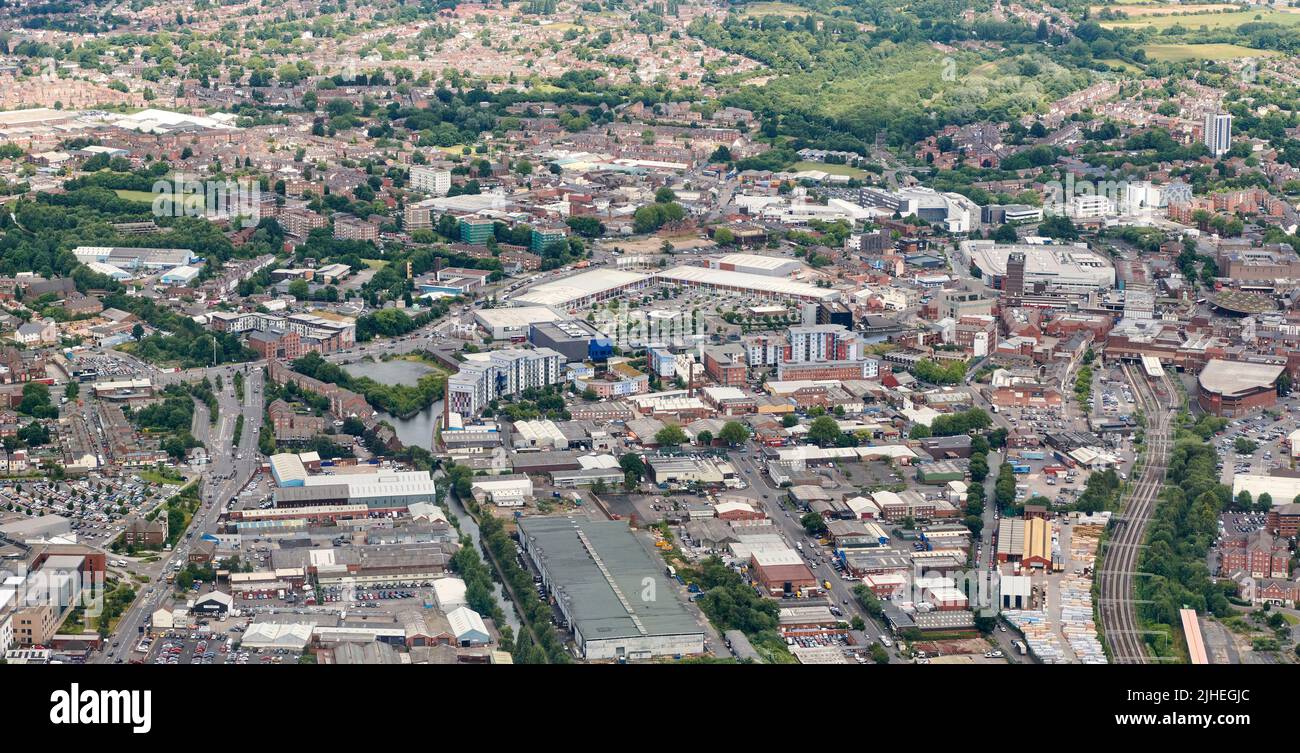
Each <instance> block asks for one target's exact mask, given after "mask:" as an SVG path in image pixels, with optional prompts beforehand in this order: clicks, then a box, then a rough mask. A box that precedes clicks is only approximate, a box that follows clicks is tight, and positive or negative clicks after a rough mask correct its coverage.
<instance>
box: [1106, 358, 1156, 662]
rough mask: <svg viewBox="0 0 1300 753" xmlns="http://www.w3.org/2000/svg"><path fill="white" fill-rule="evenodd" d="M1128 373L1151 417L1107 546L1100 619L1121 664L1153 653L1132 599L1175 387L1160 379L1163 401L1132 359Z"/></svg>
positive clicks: (1115, 659)
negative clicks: (1137, 474)
mask: <svg viewBox="0 0 1300 753" xmlns="http://www.w3.org/2000/svg"><path fill="white" fill-rule="evenodd" d="M1124 372H1125V375H1126V376H1127V377H1128V379H1129V381H1130V382H1132V383H1133V390H1134V393H1133V394H1135V395H1137V397H1138V401H1139V403H1140V405H1141V407H1142V413H1143V414H1144V415H1145V416H1146V420H1147V427H1146V431H1145V441H1146V455H1145V457H1144V463H1145V465H1144V467H1143V469H1142V478H1140V479H1138V480H1137V482H1136V483H1135V484H1134V485H1133V487H1132V488H1131V489H1130V490H1129V493H1128V495H1127V496H1126V498H1125V500H1124V504H1123V505H1122V506H1121V508H1120V510H1121V515H1120V517H1119V519H1118V520H1117V521H1116V523H1115V527H1114V529H1113V530H1112V534H1111V536H1110V541H1109V543H1108V546H1107V547H1106V552H1105V560H1104V562H1103V564H1102V568H1101V571H1100V573H1099V577H1100V578H1101V594H1100V596H1101V600H1100V605H1101V622H1102V627H1103V629H1104V630H1105V633H1106V643H1107V644H1108V645H1109V646H1110V653H1111V661H1112V662H1113V663H1116V664H1146V663H1147V662H1148V660H1149V657H1148V656H1147V654H1146V650H1145V648H1144V645H1143V640H1142V631H1141V629H1140V628H1139V625H1138V620H1137V610H1136V608H1135V606H1134V603H1133V594H1134V577H1135V575H1136V572H1137V562H1138V554H1139V553H1140V552H1141V550H1142V545H1143V541H1144V540H1145V537H1146V527H1147V522H1148V521H1149V520H1150V518H1151V513H1152V511H1154V509H1155V506H1156V498H1157V497H1158V496H1159V494H1160V488H1161V487H1162V486H1163V485H1164V481H1165V463H1166V462H1167V459H1168V454H1169V449H1170V446H1171V444H1172V440H1171V437H1170V424H1171V421H1172V416H1173V411H1172V410H1167V409H1166V404H1167V402H1168V401H1169V400H1171V399H1172V397H1173V395H1174V394H1175V393H1174V390H1173V386H1172V385H1171V384H1170V383H1169V378H1168V376H1162V377H1160V378H1159V379H1158V380H1157V382H1158V384H1159V386H1160V389H1162V390H1163V394H1164V395H1165V398H1164V399H1163V400H1162V399H1161V397H1160V395H1158V394H1157V392H1156V390H1154V389H1152V387H1151V384H1150V382H1149V381H1148V380H1147V378H1146V377H1145V376H1144V375H1143V374H1142V372H1141V369H1140V368H1139V367H1135V366H1133V365H1131V364H1127V365H1125V367H1124Z"/></svg>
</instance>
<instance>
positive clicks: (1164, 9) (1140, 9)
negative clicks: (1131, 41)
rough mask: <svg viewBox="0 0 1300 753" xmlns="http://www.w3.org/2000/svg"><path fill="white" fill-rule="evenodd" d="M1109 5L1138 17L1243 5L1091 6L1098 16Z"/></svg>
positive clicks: (1226, 8)
mask: <svg viewBox="0 0 1300 753" xmlns="http://www.w3.org/2000/svg"><path fill="white" fill-rule="evenodd" d="M1108 7H1109V8H1110V9H1111V10H1119V11H1122V12H1123V13H1124V14H1125V15H1127V16H1128V17H1129V18H1137V17H1139V16H1166V15H1169V14H1170V13H1203V12H1205V11H1210V10H1236V9H1238V8H1240V7H1241V6H1239V5H1232V4H1230V3H1204V4H1191V5H1178V4H1177V3H1169V4H1165V3H1152V4H1150V5H1125V6H1124V7H1123V8H1115V7H1113V6H1106V5H1094V6H1092V8H1091V10H1092V15H1093V17H1094V18H1095V17H1097V15H1098V14H1099V13H1101V11H1102V10H1103V9H1105V8H1108Z"/></svg>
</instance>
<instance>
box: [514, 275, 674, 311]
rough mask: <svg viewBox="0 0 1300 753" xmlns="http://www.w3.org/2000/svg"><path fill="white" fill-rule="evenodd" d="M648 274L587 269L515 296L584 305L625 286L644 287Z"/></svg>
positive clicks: (520, 299) (549, 303)
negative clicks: (588, 270) (587, 270)
mask: <svg viewBox="0 0 1300 753" xmlns="http://www.w3.org/2000/svg"><path fill="white" fill-rule="evenodd" d="M650 279H651V278H650V276H649V275H643V274H638V273H636V272H620V271H618V270H616V269H595V270H592V271H590V272H583V273H581V274H576V275H573V276H572V277H566V278H564V279H562V280H555V281H554V282H545V283H542V284H541V285H538V286H536V287H533V288H530V289H529V290H526V291H524V292H523V293H520V294H519V295H516V296H515V297H514V300H515V301H518V302H520V303H531V304H534V305H537V306H557V307H560V308H565V307H569V306H578V307H581V306H584V305H586V304H587V303H590V302H594V301H599V300H603V299H605V298H608V297H611V296H613V295H617V294H618V293H620V292H622V291H624V290H630V289H634V288H638V287H643V286H644V285H647V284H649V282H650Z"/></svg>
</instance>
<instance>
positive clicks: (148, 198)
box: [113, 188, 204, 209]
mask: <svg viewBox="0 0 1300 753" xmlns="http://www.w3.org/2000/svg"><path fill="white" fill-rule="evenodd" d="M113 193H115V194H117V196H118V198H121V199H126V200H128V201H139V202H143V203H145V204H152V203H153V200H154V199H156V198H158V194H155V193H150V192H149V191H129V190H127V189H124V188H119V189H114V190H113ZM203 202H204V197H203V196H200V195H198V194H193V195H190V196H187V197H186V199H185V206H194V207H197V208H199V209H202V208H203Z"/></svg>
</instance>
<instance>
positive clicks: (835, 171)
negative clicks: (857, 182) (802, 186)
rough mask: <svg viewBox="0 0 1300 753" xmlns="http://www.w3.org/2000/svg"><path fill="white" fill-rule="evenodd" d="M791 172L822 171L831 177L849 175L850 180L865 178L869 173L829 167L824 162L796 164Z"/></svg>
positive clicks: (856, 169) (842, 166) (854, 169)
mask: <svg viewBox="0 0 1300 753" xmlns="http://www.w3.org/2000/svg"><path fill="white" fill-rule="evenodd" d="M788 169H789V170H790V171H791V172H801V171H803V170H821V171H822V172H824V173H830V174H831V175H847V176H849V177H850V178H865V177H867V171H866V170H861V169H859V168H856V167H849V166H848V165H828V164H826V163H824V162H796V163H794V164H793V165H791V166H790V167H789V168H788Z"/></svg>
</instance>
